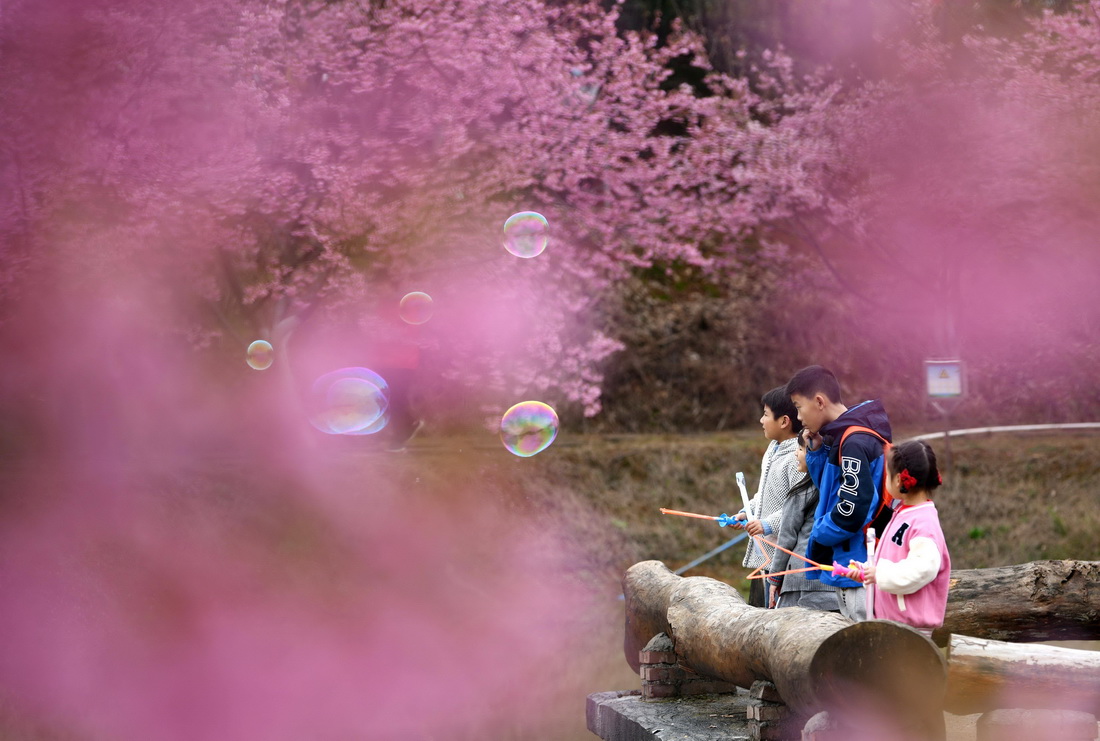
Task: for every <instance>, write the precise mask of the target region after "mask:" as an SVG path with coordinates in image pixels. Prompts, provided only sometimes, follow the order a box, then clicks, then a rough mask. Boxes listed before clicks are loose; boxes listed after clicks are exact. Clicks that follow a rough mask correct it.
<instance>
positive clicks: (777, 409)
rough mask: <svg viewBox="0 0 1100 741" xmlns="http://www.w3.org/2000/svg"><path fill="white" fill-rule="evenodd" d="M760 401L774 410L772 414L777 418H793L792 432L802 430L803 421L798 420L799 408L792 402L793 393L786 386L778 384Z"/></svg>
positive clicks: (796, 432)
mask: <svg viewBox="0 0 1100 741" xmlns="http://www.w3.org/2000/svg"><path fill="white" fill-rule="evenodd" d="M760 403H761V404H762V405H764V406H766V407H767V408H768V409H771V410H772V416H774V417H775V418H776V419H779V418H780V417H783V416H786V417H787V418H788V419H790V420H791V432H793V433H794V434H796V435H797V434H798V433H800V432H802V423H801V422H799V421H798V410H797V409H795V408H794V404H792V403H791V395H790V394H788V393H787V387H786V386H776V387H775V388H773V389H772V390H771V391H769V392H767V393H766V394H764V395H763V396H761V397H760Z"/></svg>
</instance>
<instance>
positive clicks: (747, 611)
mask: <svg viewBox="0 0 1100 741" xmlns="http://www.w3.org/2000/svg"><path fill="white" fill-rule="evenodd" d="M623 592H624V594H625V595H626V641H625V649H626V658H627V661H628V662H630V665H631V666H633V667H635V669H637V666H638V664H637V661H638V649H640V648H642V647H644V646H645V644H646V643H647V642H648V641H649V639H650V638H652V637H653V636H654V635H656V634H657V633H661V632H664V633H667V634H668V635H669V637H671V638H672V640H673V643H674V644H675V648H676V654H677V656H678V658H679V659H680V662H681V663H682V664H683V665H684V666H687V667H689V668H691V669H693V670H694V671H696V672H698V673H700V674H704V675H706V676H710V677H714V678H716V679H721V680H724V681H727V682H732V683H734V684H737V685H739V686H741V687H749V686H751V685H752V683H753V682H754V681H756V680H766V681H770V682H772V683H773V684H774V685H775V686H776V689H777V690H778V691H779V694H780V695H781V696H782V697H783V700H784V702H786V703H787V705H789V706H790V707H791V708H792V709H793V710H794V711H795V712H799V713H809V712H814V711H817V710H820V709H822V708H823V707H826V706H828V705H832V704H835V703H836V702H839V701H841V700H842V699H844V698H852V697H855V696H860V697H863V696H866V694H872V695H874V696H875V697H876V698H879V699H883V700H886V701H887V702H888V703H889V705H890V707H892V708H896V709H899V710H902V709H904V710H905V712H906V713H907V714H909V713H910V711H911V709H912V708H913V706H914V705H917V704H918V703H914V702H913V701H912V699H911V698H912V697H913V696H914V694H913V693H914V692H915V693H916V696H917V697H918V698H922V699H923V700H925V701H926V702H924V703H923V704H924V706H925V707H927V705H928V703H938V702H941V701H942V693H943V689H944V686H945V681H946V670H945V666H944V660H943V656H942V655H941V654H940V652H939V651H938V650H937V649H936V647H935V646H934V645H933V644H932V642H931V641H929V640H928V639H927V638H925V637H924V636H923V635H921V634H920V633H918V632H917V631H915V630H912V629H911V628H909V627H907V626H904V625H900V624H898V623H891V622H886V621H875V622H868V623H858V624H853V623H852V622H851V621H850V620H848V619H847V618H844V617H841V616H840V615H837V614H834V613H829V612H822V611H819V610H806V609H802V608H799V607H792V608H784V609H782V610H763V609H759V608H756V607H750V606H749V605H747V604H745V602H744V600H742V599H741V596H740V595H739V594H738V593H737V591H736V590H735V589H733V587H731V586H729V585H728V584H724V583H722V582H719V581H716V580H714V579H709V578H706V577H689V578H686V579H685V578H683V577H679V576H677V575H675V574H673V573H672V572H671V571H669V570H668V569H667V568H666V567H665V565H664V564H662V563H661V562H660V561H643V562H642V563H639V564H635V565H634V566H632V567H630V569H629V570H627V572H626V576H625V577H624V580H623ZM906 698H910V699H908V700H906ZM906 704H907V706H908V707H905V705H906Z"/></svg>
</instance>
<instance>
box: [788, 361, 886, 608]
mask: <svg viewBox="0 0 1100 741" xmlns="http://www.w3.org/2000/svg"><path fill="white" fill-rule="evenodd" d="M786 390H787V394H789V395H790V397H791V402H792V403H793V404H794V406H795V409H797V410H798V419H799V421H801V422H802V425H803V427H805V428H806V433H805V434H806V441H807V448H806V468H807V469H808V470H809V473H810V477H811V478H812V479H813V482H814V484H815V485H816V486H817V488H818V491H819V492H820V499H819V500H818V504H817V510H816V512H815V513H814V527H813V530H812V531H811V533H810V541H809V544H808V546H807V549H806V557H807V558H809V559H812V560H814V561H816V562H818V563H822V564H831V563H833V562H834V561H837V562H839V563H842V564H845V565H847V564H848V562H849V561H858V562H860V563H863V562H865V561H866V560H867V545H866V542H865V535H864V532H865V530H866V528H867V527H868V526H872V527H875V531H876V532H877V533H881V532H882V528H883V526H884V525H885V522H886V520H885V518H888V517H889V514H890V510H889V509H885V508H881V507H880V505H881V503H882V501H883V491H882V487H883V482H884V480H885V479H884V477H883V470H884V468H883V467H884V466H885V465H886V461H885V458H884V456H883V449H884V445H885V443H887V442H889V441H890V435H891V433H890V420H889V419H888V418H887V416H886V410H885V409H883V407H882V404H881V402H878V401H865V402H862V403H860V404H857V405H856V406H854V407H852V408H851V409H849V408H848V407H846V406H845V405H844V402H843V401H842V399H841V394H840V383H839V382H838V381H837V380H836V376H834V375H833V374H832V372H831V371H829V370H828V369H827V368H823V367H821V366H820V365H811V366H809V367H808V368H803V369H802V370H800V371H798V373H795V374H794V376H793V377H792V378H791V380H790V381H788V382H787V387H786ZM852 427H858V428H864V429H861V430H859V431H853V432H851V433H850V434H849V435H848V436H847V438H846V439H845V432H846V431H847V430H848V429H849V428H852ZM842 439H844V445H843V449H841V445H840V443H841V440H842ZM841 453H843V456H841ZM880 510H881V511H880ZM876 515H878V516H879V520H881V521H874V522H872V521H873V520H875V517H876ZM806 576H807V578H810V579H815V578H818V579H821V581H822V582H823V583H825V584H831V585H832V586H834V587H836V590H837V600H838V601H839V603H840V612H841V614H843V615H844V616H845V617H848V618H851V619H852V620H866V619H867V602H866V592H865V591H864V589H863V587H862V586H861V585H860V583H859V582H857V581H854V580H852V579H848V578H845V577H841V576H835V575H833V574H832V573H830V572H826V571H810V572H808V573H807V574H806Z"/></svg>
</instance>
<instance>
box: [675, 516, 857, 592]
mask: <svg viewBox="0 0 1100 741" xmlns="http://www.w3.org/2000/svg"><path fill="white" fill-rule="evenodd" d="M661 514H662V515H679V516H680V517H694V518H696V519H699V520H714V521H715V522H717V523H718V525H719V526H720V527H727V526H732V527H742V525H741V524H740V523H741V522H742V521H741V520H738V519H737V518H736V517H731V516H730V515H727V514H725V513H723V514H721V515H718V516H715V515H700V514H696V513H695V512H681V511H680V510H678V509H666V508H664V507H661ZM753 540H755V541H757V544H758V545H760V544H765V543H766V544H767V545H770V546H772V547H773V548H778V549H779V550H781V551H783V552H784V553H786V554H788V555H791V556H794V557H795V558H797V559H799V560H801V561H805V562H806V563H808V564H810V565H809V566H807V567H805V568H801V569H790V570H788V571H780V572H777V573H775V574H770V576H782V575H784V574H797V573H800V572H803V571H813V570H814V569H820V570H822V571H833V570H834V569H836V568H838V567H839V568H841V569H843V567H841V566H840V565H839V564H836V563H834V564H833V565H832V566H826V565H825V564H820V563H818V562H817V561H813V560H811V559H809V558H806V557H805V556H802V555H799V554H797V553H795V552H794V551H788V550H787V549H786V548H784V547H783V546H781V545H779V544H778V543H773V542H772V541H770V540H768V539H767V538H765V537H764V536H762V535H754V536H753ZM760 550H761V552H763V553H764V566H767V565H768V564H769V563H771V559H770V558H768V552H767V551H765V550H764V549H763V547H761V548H760ZM764 566H761V567H760V568H759V569H756V571H753V572H752V573H751V574H749V576H748V578H749V579H763V578H764V577H765V576H768V574H764V573H762V570H763V568H764Z"/></svg>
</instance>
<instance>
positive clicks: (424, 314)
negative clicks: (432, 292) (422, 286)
mask: <svg viewBox="0 0 1100 741" xmlns="http://www.w3.org/2000/svg"><path fill="white" fill-rule="evenodd" d="M434 311H435V306H434V305H433V303H432V297H431V296H429V295H428V294H426V293H424V292H423V291H413V292H412V293H406V294H405V295H404V297H402V299H401V308H400V312H401V318H402V319H404V320H405V322H406V323H408V324H423V323H424V322H426V321H428V320H429V319H431V318H432V313H433V312H434Z"/></svg>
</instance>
